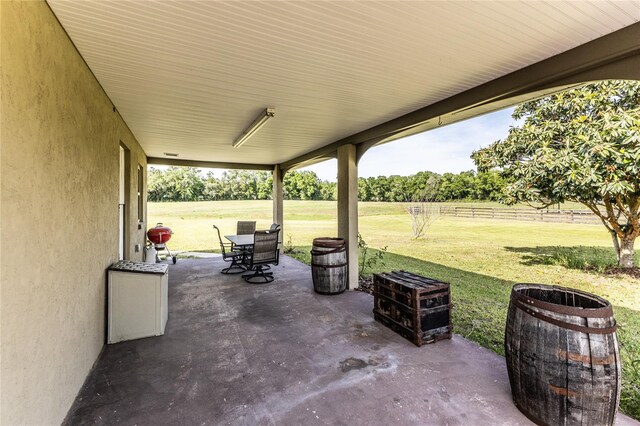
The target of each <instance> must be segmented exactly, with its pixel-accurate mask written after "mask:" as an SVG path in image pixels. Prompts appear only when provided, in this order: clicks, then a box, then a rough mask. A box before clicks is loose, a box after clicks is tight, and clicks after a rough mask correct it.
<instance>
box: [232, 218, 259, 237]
mask: <svg viewBox="0 0 640 426" xmlns="http://www.w3.org/2000/svg"><path fill="white" fill-rule="evenodd" d="M254 232H256V221H255V220H239V221H238V228H237V231H236V235H248V234H253V233H254Z"/></svg>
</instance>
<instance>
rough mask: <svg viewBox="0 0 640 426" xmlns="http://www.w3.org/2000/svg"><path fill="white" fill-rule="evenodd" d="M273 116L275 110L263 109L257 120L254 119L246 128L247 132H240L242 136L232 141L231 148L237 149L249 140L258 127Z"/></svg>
mask: <svg viewBox="0 0 640 426" xmlns="http://www.w3.org/2000/svg"><path fill="white" fill-rule="evenodd" d="M274 115H276V109H275V108H265V110H264V111H262V112H261V113H260V115H259V116H258V118H256V119H255V120H254V121H253V123H251V126H249V127H247V130H245V131H244V132H242V134H241V135H240V136H238V138H237V139H236V140H235V141H233V147H234V148H238V147H239V146H240V145H242V144H243V143H245V142H246V141H247V140H249V138H250V137H251V136H253V135H254V134H256V132H257V131H258V130H260V127H262V126H264V123H266V122H267V120H268V119H270V118H271V117H273V116H274Z"/></svg>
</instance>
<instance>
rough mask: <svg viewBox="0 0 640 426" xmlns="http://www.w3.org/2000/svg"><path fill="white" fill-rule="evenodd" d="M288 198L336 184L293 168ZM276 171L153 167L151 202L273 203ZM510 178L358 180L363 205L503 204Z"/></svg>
mask: <svg viewBox="0 0 640 426" xmlns="http://www.w3.org/2000/svg"><path fill="white" fill-rule="evenodd" d="M283 183H284V186H283V188H284V197H285V199H287V200H327V201H333V200H336V199H337V187H336V183H335V182H329V181H325V180H321V179H320V178H319V177H318V176H317V175H316V174H315V173H314V172H312V171H297V170H292V171H289V172H287V173H286V174H285V176H284V182H283ZM272 185H273V178H272V175H271V172H256V171H246V170H231V171H226V172H224V173H223V174H222V176H220V177H217V176H215V175H214V174H213V173H211V172H209V173H207V174H206V175H203V174H202V173H201V171H200V170H199V169H196V168H190V167H169V168H168V169H166V170H159V169H157V168H154V167H151V168H150V169H149V173H148V184H147V189H148V199H149V201H218V200H268V199H271V194H272ZM504 186H505V180H504V179H503V178H501V177H500V175H499V174H498V173H497V172H495V171H486V172H481V173H476V172H474V171H466V172H461V173H457V174H456V173H444V174H442V175H441V174H438V173H433V172H419V173H416V174H414V175H410V176H397V175H393V176H378V177H370V178H359V179H358V198H359V200H360V201H388V202H396V201H401V202H402V201H452V200H490V201H496V200H498V198H499V196H500V193H501V191H502V189H503V188H504Z"/></svg>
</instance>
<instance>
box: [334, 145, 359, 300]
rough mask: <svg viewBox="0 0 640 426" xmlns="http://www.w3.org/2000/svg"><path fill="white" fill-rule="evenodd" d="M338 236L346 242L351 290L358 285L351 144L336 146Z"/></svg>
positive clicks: (355, 182) (355, 186)
mask: <svg viewBox="0 0 640 426" xmlns="http://www.w3.org/2000/svg"><path fill="white" fill-rule="evenodd" d="M338 236H339V237H341V238H344V239H345V241H346V243H347V260H348V262H349V281H348V286H347V288H348V289H349V290H353V289H355V288H356V287H357V286H358V163H357V160H356V146H355V145H351V144H348V145H342V146H341V147H339V148H338Z"/></svg>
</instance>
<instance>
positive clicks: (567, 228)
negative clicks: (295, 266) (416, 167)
mask: <svg viewBox="0 0 640 426" xmlns="http://www.w3.org/2000/svg"><path fill="white" fill-rule="evenodd" d="M271 211H272V204H271V202H270V201H220V202H193V203H149V212H148V218H149V223H150V224H151V225H153V224H155V223H156V222H163V223H164V224H165V225H167V226H169V227H171V228H172V229H173V231H174V233H175V235H174V237H173V239H172V240H171V244H170V247H171V249H172V250H195V251H197V250H207V251H211V250H215V249H217V248H218V243H217V241H216V239H215V238H216V237H215V235H214V233H213V228H212V226H211V225H213V224H216V225H217V226H218V227H220V228H221V231H222V233H223V234H225V233H226V234H233V233H235V224H236V221H237V220H242V219H247V220H249V219H250V220H257V222H258V228H267V227H268V226H269V225H270V224H271V222H272V213H271ZM284 213H285V216H284V222H285V223H284V241H285V242H287V241H288V240H289V239H290V240H291V243H292V244H293V245H294V246H296V247H297V248H298V249H299V252H300V254H299V255H297V256H296V257H299V258H300V259H301V260H303V261H304V260H307V261H308V257H309V256H308V252H309V250H310V246H311V242H312V240H313V238H315V237H321V236H335V235H336V230H337V223H336V203H335V202H323V201H285V205H284ZM359 229H360V232H361V234H362V235H363V238H364V239H365V240H366V241H367V243H368V244H369V246H370V247H383V246H388V252H389V253H388V254H387V256H386V257H385V263H386V265H384V266H382V265H380V266H378V267H377V270H378V271H384V270H392V269H405V270H408V271H411V272H415V273H419V274H423V275H427V276H431V277H434V278H437V279H440V280H443V281H448V282H450V283H451V289H452V290H451V291H452V295H453V296H452V297H453V302H454V304H455V309H454V316H453V322H454V327H455V331H456V333H459V334H461V335H463V336H465V337H467V338H468V339H470V340H473V341H475V342H478V343H479V344H481V345H483V346H485V347H487V348H490V349H492V350H494V351H495V352H497V353H499V354H503V347H502V342H503V337H504V335H503V333H504V324H505V319H506V311H507V306H508V301H509V294H510V289H511V286H512V285H513V284H514V283H517V282H540V283H546V284H556V285H562V286H567V287H573V288H577V289H581V290H585V291H588V292H591V293H595V294H597V295H599V296H602V297H605V298H606V299H608V300H610V301H611V303H612V304H613V305H614V310H615V316H616V319H617V321H618V325H619V329H618V339H619V342H620V352H621V357H622V362H623V392H622V401H621V408H622V410H623V411H624V412H625V413H627V414H629V415H631V416H633V417H635V418H637V419H640V280H638V279H634V278H631V277H627V276H609V275H603V274H599V273H597V272H594V271H586V270H584V269H585V265H586V267H587V268H589V267H593V269H595V270H598V269H603V265H605V264H607V263H613V262H614V254H613V250H612V249H611V240H610V237H609V235H608V234H607V232H606V231H605V230H604V227H602V226H600V225H578V224H554V223H539V222H510V221H500V220H482V221H481V220H473V221H472V220H469V219H466V220H465V219H461V218H454V217H441V218H440V219H438V220H437V221H436V222H435V223H434V224H433V225H432V226H431V228H430V229H429V230H428V232H427V235H426V236H425V237H422V238H420V239H417V240H416V239H414V238H412V234H411V223H410V218H409V215H408V214H407V213H405V212H404V210H403V206H402V205H400V204H391V203H360V205H359ZM639 251H640V250H639ZM636 258H637V259H638V261H640V256H638V253H636ZM374 272H375V271H374Z"/></svg>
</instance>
